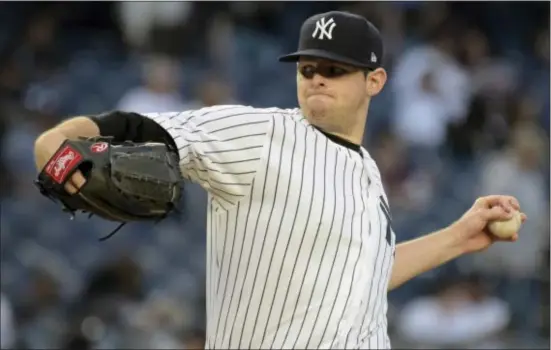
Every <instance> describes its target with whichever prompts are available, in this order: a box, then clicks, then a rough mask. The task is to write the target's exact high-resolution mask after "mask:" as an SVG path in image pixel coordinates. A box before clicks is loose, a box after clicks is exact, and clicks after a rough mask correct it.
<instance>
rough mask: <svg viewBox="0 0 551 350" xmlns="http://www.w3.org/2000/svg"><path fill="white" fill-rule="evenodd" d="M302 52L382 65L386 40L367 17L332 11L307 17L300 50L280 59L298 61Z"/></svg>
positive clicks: (357, 64) (351, 62)
mask: <svg viewBox="0 0 551 350" xmlns="http://www.w3.org/2000/svg"><path fill="white" fill-rule="evenodd" d="M303 56H306V57H314V58H325V59H329V60H332V61H336V62H340V63H344V64H348V65H351V66H354V67H358V68H368V69H376V68H378V67H381V65H382V60H383V40H382V38H381V34H380V33H379V30H378V29H377V28H376V27H375V26H374V25H373V24H372V23H371V22H369V21H368V20H367V19H365V18H364V17H362V16H359V15H356V14H353V13H349V12H341V11H331V12H326V13H321V14H317V15H314V16H312V17H310V18H308V19H307V20H306V21H304V23H303V24H302V28H301V29H300V40H299V45H298V51H296V52H293V53H291V54H288V55H285V56H281V57H280V58H279V61H280V62H297V61H298V60H299V58H300V57H303Z"/></svg>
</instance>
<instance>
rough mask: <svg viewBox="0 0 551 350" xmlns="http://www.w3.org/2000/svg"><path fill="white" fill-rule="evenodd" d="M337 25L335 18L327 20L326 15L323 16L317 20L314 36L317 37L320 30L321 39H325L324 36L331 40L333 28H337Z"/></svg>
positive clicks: (319, 37)
mask: <svg viewBox="0 0 551 350" xmlns="http://www.w3.org/2000/svg"><path fill="white" fill-rule="evenodd" d="M336 26H337V24H336V23H335V21H334V20H333V18H331V19H329V21H327V22H325V17H322V18H321V19H320V20H318V21H317V22H316V29H315V30H314V32H313V33H312V38H315V37H316V35H317V34H318V31H319V36H318V39H319V40H323V39H324V38H326V39H329V40H331V39H333V34H332V33H333V29H335V27H336ZM327 27H329V28H327Z"/></svg>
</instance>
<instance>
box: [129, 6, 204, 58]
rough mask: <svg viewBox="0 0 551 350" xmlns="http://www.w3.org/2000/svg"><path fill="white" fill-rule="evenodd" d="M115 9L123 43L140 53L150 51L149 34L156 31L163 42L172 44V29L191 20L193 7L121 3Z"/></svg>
mask: <svg viewBox="0 0 551 350" xmlns="http://www.w3.org/2000/svg"><path fill="white" fill-rule="evenodd" d="M118 6H119V7H118V10H119V11H118V12H119V16H120V21H121V27H122V30H123V33H124V38H125V40H126V42H127V43H128V45H129V46H131V47H133V48H136V49H140V50H143V49H152V48H153V47H152V46H154V41H153V40H152V39H153V38H152V33H153V31H154V30H155V29H161V31H164V39H165V41H166V40H174V35H173V34H175V29H177V28H178V27H179V26H181V25H183V24H184V22H185V21H187V20H188V19H189V18H190V16H191V14H192V12H193V7H194V3H193V2H191V1H173V2H163V1H161V2H156V1H144V2H135V3H134V2H120V3H118ZM156 39H159V38H156ZM156 51H158V50H156Z"/></svg>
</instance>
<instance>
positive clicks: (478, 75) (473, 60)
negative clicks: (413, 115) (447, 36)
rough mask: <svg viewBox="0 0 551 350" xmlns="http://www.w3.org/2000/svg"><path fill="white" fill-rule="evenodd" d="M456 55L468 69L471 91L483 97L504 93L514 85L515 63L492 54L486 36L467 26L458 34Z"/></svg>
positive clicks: (516, 78)
mask: <svg viewBox="0 0 551 350" xmlns="http://www.w3.org/2000/svg"><path fill="white" fill-rule="evenodd" d="M460 45H461V48H460V53H459V54H460V57H461V60H462V61H463V64H464V65H465V66H466V68H467V70H468V72H469V75H470V77H469V79H470V84H471V85H472V93H473V94H480V95H483V96H485V97H488V96H492V95H498V96H503V95H508V94H511V93H512V92H513V91H515V89H516V88H517V83H518V72H517V71H516V67H515V66H514V65H513V64H511V62H509V61H508V60H506V59H504V58H501V59H500V58H497V57H495V56H494V55H492V52H491V48H490V46H489V43H488V38H487V37H486V35H485V34H484V33H483V32H482V31H481V30H479V29H477V28H475V27H471V28H469V29H468V30H465V32H464V33H462V36H461V38H460Z"/></svg>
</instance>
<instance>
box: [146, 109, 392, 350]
mask: <svg viewBox="0 0 551 350" xmlns="http://www.w3.org/2000/svg"><path fill="white" fill-rule="evenodd" d="M147 116H148V117H150V118H152V119H153V120H155V121H157V122H158V123H159V124H160V125H161V126H163V127H164V128H165V129H166V130H167V131H168V132H169V133H170V134H171V136H172V137H173V138H174V141H175V142H176V145H177V146H178V148H179V153H180V159H181V160H180V163H181V170H182V173H183V176H184V177H185V178H186V179H188V180H191V181H195V182H198V183H199V184H200V185H201V186H202V187H204V188H205V189H206V190H207V191H208V193H209V201H208V215H207V218H208V219H207V220H208V222H207V231H208V232H207V261H206V263H207V281H206V284H207V294H208V295H207V305H206V308H207V310H206V312H207V337H206V338H207V340H206V345H205V346H206V348H208V349H221V348H225V349H228V348H233V349H237V348H239V349H248V348H254V349H262V348H275V349H281V348H301V349H305V348H324V349H330V348H332V349H338V348H340V349H344V348H346V349H358V348H363V349H383V348H389V347H390V341H389V338H388V336H387V319H386V311H387V286H388V281H389V278H390V273H391V269H392V264H393V261H394V247H395V235H394V233H393V231H392V229H391V220H390V214H389V208H388V204H387V201H386V196H385V192H384V190H383V186H382V183H381V178H380V174H379V170H378V168H377V166H376V164H375V162H374V161H373V159H372V158H371V157H370V155H369V153H368V152H367V151H366V150H365V149H363V148H362V149H361V150H360V151H361V152H360V153H361V154H360V153H359V152H356V151H354V150H351V149H349V148H347V147H344V146H342V145H340V144H338V143H336V142H333V141H331V140H330V139H329V138H328V137H327V136H326V135H325V134H324V133H322V132H321V131H319V130H318V129H316V128H315V127H313V126H312V125H310V124H309V123H308V121H307V120H306V119H305V118H304V117H303V116H302V114H301V112H300V110H298V109H278V108H269V109H258V108H252V107H245V106H215V107H208V108H203V109H199V110H195V111H186V112H182V113H161V114H148V115H147Z"/></svg>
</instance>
